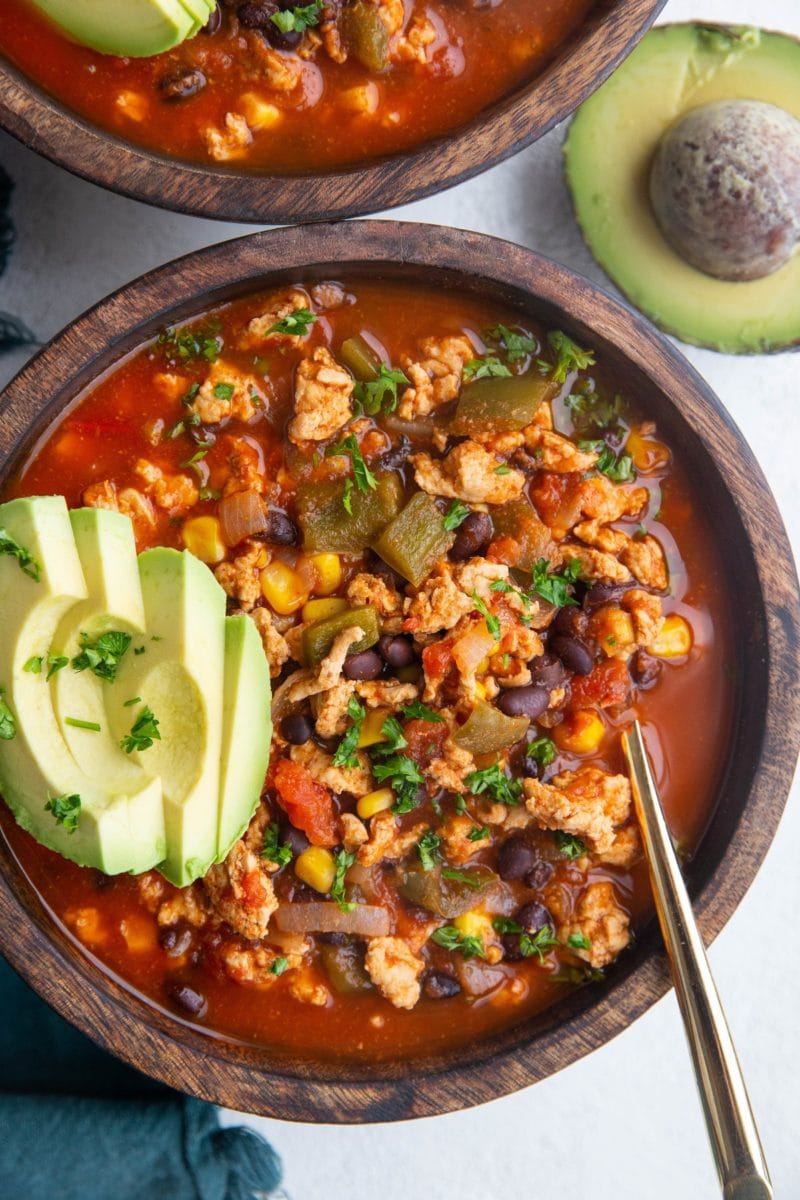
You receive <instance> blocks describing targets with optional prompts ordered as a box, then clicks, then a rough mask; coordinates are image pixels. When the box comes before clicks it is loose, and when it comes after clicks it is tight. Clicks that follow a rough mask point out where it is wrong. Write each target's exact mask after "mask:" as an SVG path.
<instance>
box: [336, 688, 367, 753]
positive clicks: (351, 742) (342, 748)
mask: <svg viewBox="0 0 800 1200" xmlns="http://www.w3.org/2000/svg"><path fill="white" fill-rule="evenodd" d="M347 715H348V717H349V718H350V721H351V722H352V724H351V725H350V728H349V729H348V730H347V732H346V733H345V735H344V737H343V738H342V740H341V741H340V742H339V745H338V746H337V747H336V753H335V754H334V756H333V765H334V766H335V767H357V766H358V756H357V755H356V747H357V745H358V739H359V738H360V737H361V726H362V725H363V724H364V718H365V717H366V715H367V710H366V708H365V707H364V705H363V704H362V703H361V702H360V700H359V699H358V697H357V696H351V697H350V699H349V700H348V702H347Z"/></svg>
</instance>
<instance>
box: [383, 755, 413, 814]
mask: <svg viewBox="0 0 800 1200" xmlns="http://www.w3.org/2000/svg"><path fill="white" fill-rule="evenodd" d="M372 773H373V775H374V776H375V778H376V779H377V780H378V781H379V782H380V783H387V784H388V785H389V787H390V788H391V789H392V791H393V792H394V794H395V796H396V797H397V800H396V802H395V804H394V805H393V807H392V811H393V812H395V813H407V812H411V811H412V809H415V808H416V807H417V806H418V804H419V800H418V798H417V793H418V792H419V789H420V788H421V787H422V785H423V784H424V782H425V779H424V776H423V775H422V774H421V772H420V769H419V767H418V766H417V764H416V763H415V762H414V760H413V758H409V757H408V755H407V754H393V755H391V757H389V758H387V759H384V760H383V761H382V762H375V763H374V764H373V767H372Z"/></svg>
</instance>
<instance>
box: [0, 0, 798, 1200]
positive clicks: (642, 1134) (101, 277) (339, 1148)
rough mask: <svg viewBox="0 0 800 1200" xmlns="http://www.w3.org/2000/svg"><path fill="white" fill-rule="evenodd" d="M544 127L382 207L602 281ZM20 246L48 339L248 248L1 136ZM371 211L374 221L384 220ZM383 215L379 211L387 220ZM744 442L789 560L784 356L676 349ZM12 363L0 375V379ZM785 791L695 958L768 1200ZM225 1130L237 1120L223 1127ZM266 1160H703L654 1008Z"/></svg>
mask: <svg viewBox="0 0 800 1200" xmlns="http://www.w3.org/2000/svg"><path fill="white" fill-rule="evenodd" d="M690 18H702V19H705V20H716V21H730V22H737V21H740V22H752V23H756V22H760V23H761V24H763V25H766V26H768V27H771V28H773V29H784V30H787V31H789V32H793V33H794V34H796V35H797V34H800V2H799V0H760V2H757V0H702V2H701V0H671V3H669V5H668V6H667V9H666V11H665V13H664V17H663V19H672V20H687V19H690ZM561 136H562V131H558V130H557V131H555V132H554V133H553V134H551V135H550V136H549V137H547V138H545V139H544V140H543V141H541V142H540V143H538V144H537V145H536V146H533V147H531V148H530V149H529V150H527V151H526V152H524V153H523V154H520V155H519V156H518V157H517V158H516V159H514V160H512V161H511V162H507V163H505V164H503V165H501V166H500V167H498V168H496V169H495V170H494V171H491V172H489V173H488V174H486V175H483V176H481V177H480V178H478V179H475V180H473V181H472V182H470V183H467V184H464V185H463V186H462V187H460V188H457V189H455V190H453V191H451V192H448V193H446V194H444V195H442V196H439V197H434V198H432V199H429V200H426V201H422V202H421V203H419V204H416V205H411V206H409V207H408V208H407V209H405V210H397V213H396V215H398V216H403V217H407V218H409V219H411V220H418V221H432V222H441V223H443V224H453V225H460V226H463V227H467V228H470V229H476V230H481V231H484V232H487V233H492V234H496V235H499V236H501V237H506V238H510V239H512V240H514V241H517V242H521V243H522V244H524V245H527V246H532V247H535V248H536V249H537V250H541V251H543V252H544V253H546V254H549V255H551V256H553V257H554V258H558V259H561V260H562V261H563V262H566V263H568V264H569V265H570V266H572V267H574V268H576V269H577V270H579V271H581V272H583V273H584V274H586V275H588V276H589V277H590V278H592V279H595V280H597V281H599V282H601V283H602V282H603V277H602V274H601V272H600V271H599V270H598V268H597V267H596V266H595V265H594V264H593V262H592V260H591V258H590V256H589V254H588V252H587V251H586V249H585V248H584V246H583V245H582V243H581V240H580V237H579V235H578V232H577V230H576V228H575V227H574V225H573V223H572V220H571V218H570V216H569V206H568V203H567V197H566V192H565V189H564V184H563V181H562V177H561V167H560V143H561ZM0 163H2V164H3V165H4V166H5V167H6V168H7V169H8V170H9V172H10V173H11V175H12V176H13V178H14V179H15V180H16V183H17V192H16V200H15V205H14V212H15V217H16V220H17V226H18V231H19V245H18V248H17V251H16V253H15V256H14V259H13V262H12V266H11V268H10V270H9V272H8V273H7V275H6V277H5V279H4V280H2V282H0V310H2V309H6V310H10V311H12V312H15V313H18V314H19V315H21V316H22V317H23V318H24V319H25V320H27V321H28V323H29V324H30V325H31V327H32V328H33V329H34V330H35V331H36V332H37V334H38V335H39V336H40V337H42V338H47V337H49V336H51V335H52V334H53V333H55V332H56V331H57V330H58V329H60V328H61V327H62V325H64V324H65V323H66V322H67V321H68V320H70V319H71V318H72V317H74V316H75V315H77V314H78V313H79V312H80V311H82V310H83V309H84V308H86V307H87V306H89V305H90V304H92V303H94V302H95V301H96V300H98V299H100V298H101V297H102V296H103V295H104V294H105V293H107V292H108V291H110V290H111V289H113V288H116V287H118V286H119V285H121V284H123V283H125V282H126V281H127V280H129V279H131V278H133V277H134V276H135V275H138V274H140V273H141V272H142V271H144V270H146V269H148V268H150V267H153V266H155V265H157V264H158V263H161V262H164V261H166V260H167V259H170V258H174V257H176V256H177V255H180V254H184V253H186V252H188V251H190V250H192V249H195V248H196V247H198V246H201V245H205V244H207V243H209V242H213V241H217V240H220V239H222V238H227V237H233V236H236V235H237V234H239V233H244V232H247V231H248V230H247V229H245V228H244V227H237V226H232V225H218V224H215V223H213V222H210V221H199V220H194V219H192V218H188V217H179V216H174V215H172V214H169V213H162V212H159V211H157V210H154V209H148V208H145V207H143V206H142V205H139V204H136V203H134V202H132V201H129V200H124V199H121V198H119V197H117V196H112V195H109V194H107V193H104V192H101V191H100V190H98V189H97V188H94V187H92V186H91V185H89V184H86V183H83V182H81V181H79V180H77V179H73V178H71V177H70V176H68V175H67V174H65V173H64V172H62V171H60V170H58V169H56V168H55V167H52V166H50V165H49V164H47V163H44V162H42V161H40V160H38V159H37V158H35V157H34V156H33V155H31V154H29V153H28V152H27V151H25V150H23V149H22V148H21V147H19V146H18V145H16V144H15V143H14V142H12V141H11V140H9V139H7V138H4V137H2V136H1V135H0ZM387 215H388V214H387ZM392 215H395V214H392ZM687 353H688V356H689V358H690V359H691V360H692V362H693V363H694V364H695V366H697V367H698V369H699V370H700V371H701V373H702V374H703V375H704V376H705V377H706V378H707V379H708V380H709V382H710V383H711V385H712V386H713V387H714V388H715V390H716V391H717V394H718V395H719V396H720V398H721V400H722V401H723V403H724V404H725V405H727V407H728V408H729V410H730V411H731V413H732V414H733V416H734V418H735V420H736V421H737V422H738V423H739V425H740V426H741V428H742V429H743V430H744V432H745V434H746V436H747V438H748V439H749V441H750V443H751V445H752V446H753V448H754V450H755V452H756V455H757V456H758V458H759V460H760V462H761V464H762V466H763V467H764V469H765V471H766V473H767V477H768V479H769V480H770V483H771V485H772V488H773V490H774V491H775V494H776V496H777V498H778V501H779V503H780V506H781V508H782V511H783V514H784V517H785V520H786V523H787V526H788V528H789V532H790V535H791V537H792V541H793V544H794V546H795V547H797V546H798V545H800V492H798V483H797V479H798V467H797V454H798V449H797V447H798V441H799V440H800V415H799V414H798V406H799V405H800V386H798V382H797V380H798V371H799V369H800V357H798V356H797V355H777V356H773V357H771V358H749V359H732V358H726V357H724V356H721V355H717V354H713V353H711V352H709V351H701V350H691V349H689V350H688V351H687ZM24 357H25V356H24V354H20V355H19V356H16V361H14V359H15V356H10V358H6V359H3V360H2V362H0V383H2V382H5V380H6V379H7V378H8V377H9V376H10V374H11V371H12V369H13V368H16V367H18V366H20V365H21V363H22V361H23V360H24ZM797 801H798V788H797V785H795V790H794V793H793V798H792V801H791V802H790V806H789V809H788V812H787V815H786V817H785V819H784V822H783V825H782V827H781V829H780V831H779V833H778V837H777V839H776V842H775V844H774V846H773V848H772V850H771V852H770V854H769V856H768V858H767V861H766V863H765V865H764V867H763V868H762V871H761V873H760V875H759V876H758V878H757V879H756V881H755V883H754V885H753V887H752V888H751V890H750V892H749V893H748V895H747V897H746V899H745V900H744V902H743V904H742V905H741V907H740V909H739V911H738V912H737V913H736V915H735V916H734V917H733V919H732V920H731V921H730V923H729V925H728V926H727V928H726V929H725V930H724V931H723V933H722V934H721V935H720V937H719V939H718V940H717V943H716V944H715V946H714V947H713V949H712V951H711V961H712V965H713V967H714V969H715V972H716V975H717V980H718V983H719V986H720V990H721V992H722V995H723V999H724V1001H725V1004H726V1007H727V1011H728V1015H729V1018H730V1023H731V1026H732V1029H733V1033H734V1037H735V1039H736V1042H737V1045H738V1048H739V1053H740V1057H741V1059H742V1062H743V1066H744V1069H745V1074H746V1076H747V1079H748V1083H749V1086H750V1091H751V1096H752V1100H753V1103H754V1107H755V1110H756V1113H757V1116H758V1119H759V1122H760V1126H761V1131H762V1136H763V1140H764V1144H765V1149H766V1153H767V1157H768V1159H769V1161H770V1165H771V1169H772V1175H773V1181H774V1184H775V1194H776V1196H777V1197H779V1200H793V1198H796V1197H800V1137H798V1129H799V1128H800V1053H799V1052H798V1036H797V1019H796V1012H797V997H798V994H800V953H798V933H797V913H798V910H800V872H798V867H797V861H798V860H797V846H798V844H800V812H799V811H798V803H797ZM230 1119H231V1120H239V1119H240V1118H239V1117H233V1115H231V1117H230ZM248 1120H252V1123H253V1124H254V1125H256V1126H257V1127H258V1128H260V1129H262V1130H263V1132H264V1133H265V1134H266V1135H267V1136H268V1137H269V1138H270V1139H271V1140H272V1142H273V1143H274V1145H275V1146H276V1147H277V1149H278V1150H279V1151H280V1152H281V1154H282V1155H283V1157H284V1162H285V1168H286V1186H287V1190H288V1191H289V1192H290V1194H291V1195H292V1197H293V1198H294V1200H331V1197H333V1198H335V1200H338V1198H340V1197H342V1198H343V1197H345V1196H346V1197H347V1198H348V1200H406V1198H407V1197H408V1196H409V1195H410V1194H411V1195H413V1194H414V1193H416V1192H417V1191H419V1192H421V1193H423V1194H424V1195H425V1196H426V1198H427V1200H485V1198H490V1200H500V1198H501V1197H506V1196H514V1197H520V1198H524V1200H588V1197H590V1196H591V1197H592V1200H675V1198H676V1197H681V1198H685V1200H711V1198H712V1197H715V1196H717V1195H718V1194H719V1193H718V1189H717V1186H716V1182H715V1176H714V1171H713V1168H712V1164H711V1158H710V1154H709V1151H708V1147H707V1144H706V1139H705V1132H704V1126H703V1122H702V1118H701V1115H700V1109H699V1105H698V1101H697V1097H696V1094H695V1090H694V1084H693V1079H692V1074H691V1068H690V1064H689V1060H688V1057H687V1053H686V1050H685V1046H684V1042H683V1034H682V1030H681V1025H680V1018H679V1015H678V1011H677V1008H676V1005H675V1001H674V998H673V997H672V996H671V995H670V996H669V997H667V998H666V999H665V1000H663V1001H662V1002H661V1003H660V1004H658V1005H657V1006H656V1007H655V1008H654V1009H653V1010H651V1012H650V1013H648V1014H647V1016H645V1017H644V1018H642V1020H640V1021H639V1022H638V1023H637V1024H636V1025H634V1026H633V1027H632V1028H631V1029H629V1030H628V1031H627V1032H626V1033H625V1034H624V1035H623V1036H621V1037H619V1038H617V1040H616V1041H615V1042H613V1043H612V1044H611V1045H609V1046H607V1047H605V1048H604V1049H603V1050H601V1051H599V1052H597V1053H595V1054H593V1055H591V1056H590V1057H589V1058H587V1059H584V1060H583V1061H582V1062H580V1063H577V1064H576V1065H574V1066H573V1067H570V1068H569V1069H568V1070H567V1071H564V1072H562V1073H561V1074H560V1075H557V1076H556V1077H554V1078H552V1079H549V1080H547V1081H546V1082H544V1083H540V1084H538V1085H537V1086H536V1087H535V1088H532V1089H529V1090H527V1091H525V1092H521V1093H518V1094H517V1095H515V1096H510V1097H508V1098H506V1099H504V1100H499V1101H496V1102H495V1103H493V1104H490V1105H486V1106H484V1107H482V1108H478V1109H473V1110H471V1111H468V1112H464V1113H458V1114H453V1115H450V1116H446V1117H439V1118H435V1119H432V1120H427V1121H417V1122H413V1123H410V1124H405V1125H396V1126H388V1127H387V1126H369V1127H361V1128H336V1127H319V1126H317V1127H311V1126H302V1125H289V1124H283V1123H280V1122H276V1121H259V1120H256V1119H255V1118H248Z"/></svg>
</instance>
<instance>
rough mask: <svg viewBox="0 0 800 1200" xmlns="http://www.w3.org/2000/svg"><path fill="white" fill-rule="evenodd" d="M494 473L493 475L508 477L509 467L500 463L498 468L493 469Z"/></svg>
mask: <svg viewBox="0 0 800 1200" xmlns="http://www.w3.org/2000/svg"><path fill="white" fill-rule="evenodd" d="M494 473H495V475H510V474H511V467H510V466H509V465H508V463H501V464H500V466H499V467H495V469H494Z"/></svg>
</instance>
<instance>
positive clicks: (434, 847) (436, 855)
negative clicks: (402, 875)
mask: <svg viewBox="0 0 800 1200" xmlns="http://www.w3.org/2000/svg"><path fill="white" fill-rule="evenodd" d="M441 845H442V839H441V838H440V836H439V834H438V833H434V832H433V830H432V829H427V830H426V831H425V833H423V835H422V837H421V838H420V839H419V841H418V842H417V854H418V855H419V861H420V862H421V863H422V869H423V871H432V870H433V868H434V867H435V866H436V864H437V862H439V860H440V859H441V857H442V852H441Z"/></svg>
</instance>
